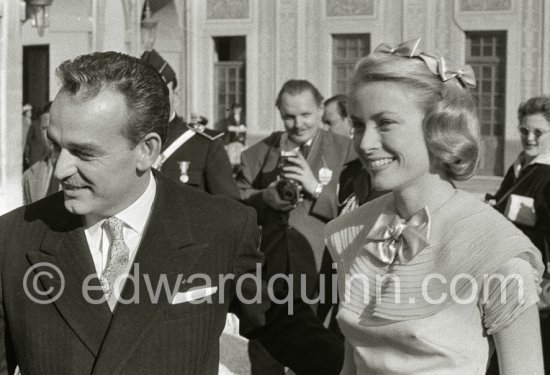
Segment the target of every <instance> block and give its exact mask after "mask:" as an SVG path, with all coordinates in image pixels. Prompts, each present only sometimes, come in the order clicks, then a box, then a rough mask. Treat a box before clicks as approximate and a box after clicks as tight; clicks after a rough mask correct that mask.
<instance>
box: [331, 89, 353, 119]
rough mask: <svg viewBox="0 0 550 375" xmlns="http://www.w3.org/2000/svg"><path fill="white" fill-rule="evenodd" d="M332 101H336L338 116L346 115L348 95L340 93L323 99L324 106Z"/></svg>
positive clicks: (344, 116) (343, 116)
mask: <svg viewBox="0 0 550 375" xmlns="http://www.w3.org/2000/svg"><path fill="white" fill-rule="evenodd" d="M334 102H336V108H337V111H338V114H339V115H340V117H342V118H346V117H348V115H349V113H348V97H347V96H346V95H342V94H339V95H334V96H333V97H331V98H328V99H327V100H326V101H325V107H326V106H328V105H329V104H331V103H334Z"/></svg>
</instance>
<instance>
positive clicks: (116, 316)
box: [0, 52, 341, 375]
mask: <svg viewBox="0 0 550 375" xmlns="http://www.w3.org/2000/svg"><path fill="white" fill-rule="evenodd" d="M58 75H59V78H60V80H61V82H62V85H63V87H62V89H61V90H60V91H59V93H58V95H57V96H56V99H55V100H54V103H53V105H52V108H51V122H50V126H49V128H48V138H49V139H50V140H51V141H52V143H53V147H54V156H53V157H54V161H55V163H54V164H55V170H54V174H55V177H56V178H57V179H58V180H59V181H60V183H61V185H62V187H63V191H62V192H59V193H56V194H53V195H51V196H49V197H47V198H45V199H42V200H40V201H38V202H35V203H33V204H31V205H29V206H25V207H21V208H19V209H16V210H14V211H12V212H11V213H8V214H6V215H4V216H2V217H0V275H1V284H0V288H1V289H0V290H1V293H0V303H1V306H0V319H1V321H0V374H8V373H9V374H11V373H13V371H14V369H15V367H16V366H17V365H18V366H19V367H20V369H21V372H22V373H23V374H26V375H33V374H40V375H49V374H52V375H53V374H56V375H57V374H96V375H100V374H101V375H102V374H104V375H111V374H217V371H218V361H219V336H220V334H221V332H222V329H223V327H224V323H225V317H226V314H227V312H228V310H231V311H233V312H235V313H237V314H238V316H239V317H240V318H241V322H242V323H243V324H242V326H241V327H246V328H243V330H245V329H246V332H247V333H249V334H255V335H257V336H258V337H260V338H261V339H262V342H264V344H266V345H267V346H268V347H269V346H270V345H271V343H274V344H273V351H274V352H275V353H277V354H278V357H277V358H279V359H280V360H282V361H283V362H284V363H285V364H287V365H288V366H290V367H292V368H294V369H296V371H297V372H298V373H319V372H320V371H323V368H326V367H327V366H328V367H329V368H332V370H331V373H336V372H337V371H338V366H340V365H341V356H340V354H339V353H337V354H336V355H337V361H336V363H335V364H331V362H328V361H325V360H324V358H323V359H322V360H321V361H319V359H317V353H315V351H319V352H320V353H321V355H323V356H327V357H330V358H329V361H332V362H334V360H333V359H334V356H331V353H332V351H334V350H336V351H337V352H338V350H339V347H338V345H336V346H335V345H332V343H331V340H330V337H328V338H327V336H325V337H320V336H315V333H316V332H323V331H321V330H319V329H318V327H317V328H316V327H315V326H311V325H309V327H312V329H311V330H310V331H309V332H312V333H313V334H314V335H313V336H315V339H311V337H313V336H312V335H309V334H307V332H304V331H303V328H301V327H303V326H305V324H306V323H307V321H304V320H301V321H300V320H286V321H284V322H283V323H284V324H285V325H284V326H282V327H283V328H288V329H280V327H281V326H280V325H278V324H277V318H278V316H280V315H278V314H272V315H271V316H273V317H274V318H273V319H272V318H271V317H269V316H268V317H267V318H265V317H264V312H265V310H266V309H267V305H268V304H267V301H266V300H265V299H263V300H260V303H254V304H247V303H244V302H246V301H247V300H250V299H252V298H253V297H254V296H255V295H256V292H257V291H258V290H259V289H258V288H259V287H260V286H261V284H257V283H256V282H255V281H254V280H251V279H243V283H242V285H241V287H240V288H238V287H237V285H239V283H238V282H235V281H231V279H230V280H229V282H227V281H223V280H222V279H220V277H219V276H220V275H228V274H229V275H234V276H235V278H236V280H238V278H239V277H240V276H242V275H249V274H248V272H250V271H253V270H255V268H256V266H257V265H258V264H259V265H261V262H262V255H261V253H260V252H259V251H258V250H257V247H258V241H259V234H258V229H257V225H256V219H255V214H254V211H253V210H252V209H250V208H247V207H245V206H243V205H241V204H240V203H237V202H235V201H234V200H232V199H228V198H226V197H221V196H218V197H213V196H211V195H208V194H205V193H203V192H201V191H199V190H197V189H193V188H189V187H187V186H185V185H183V184H177V183H175V182H173V181H172V180H170V179H168V178H167V177H164V176H163V175H162V174H161V173H158V172H156V171H151V166H152V164H153V162H154V161H155V160H156V158H157V156H158V154H159V152H160V149H161V145H162V140H163V138H164V137H165V135H166V126H167V123H168V116H169V103H168V91H167V88H166V85H165V83H164V82H163V80H162V78H161V77H160V75H159V74H158V73H157V72H156V71H155V70H153V69H152V68H151V67H150V66H148V65H147V64H145V63H143V62H142V61H140V60H138V59H136V58H133V57H130V56H127V55H123V54H120V53H116V52H106V53H94V54H91V55H84V56H80V57H78V58H76V59H75V60H73V61H67V62H65V63H63V64H62V65H61V66H60V67H59V68H58ZM125 273H129V275H130V276H129V277H128V278H126V279H125V278H121V275H124V274H125ZM205 284H206V285H205ZM239 292H240V293H241V298H240V299H239V298H236V295H237V296H238V295H239V294H238V293H239ZM201 297H209V298H212V299H211V303H195V302H197V300H196V299H199V301H200V299H201ZM207 301H208V299H207ZM243 301H244V302H243ZM306 308H307V307H306ZM300 316H301V317H303V316H304V315H303V314H302V315H300ZM266 319H267V322H268V323H269V325H268V326H266V329H265V330H263V329H262V328H254V327H258V326H261V325H262V324H263V323H264V321H265V320H266ZM316 329H317V331H316ZM294 330H296V332H297V334H298V335H300V336H301V337H303V339H302V340H297V341H294V340H290V339H289V337H288V334H289V333H292V334H294V332H293V331H294ZM277 333H278V334H277ZM300 336H299V337H300ZM264 338H265V339H264ZM309 345H311V347H312V351H313V352H312V353H307V352H306V353H304V351H303V350H301V349H300V347H301V346H305V347H307V346H309ZM281 348H284V349H285V350H283V349H281ZM327 350H328V351H327Z"/></svg>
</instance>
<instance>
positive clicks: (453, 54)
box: [434, 1, 464, 68]
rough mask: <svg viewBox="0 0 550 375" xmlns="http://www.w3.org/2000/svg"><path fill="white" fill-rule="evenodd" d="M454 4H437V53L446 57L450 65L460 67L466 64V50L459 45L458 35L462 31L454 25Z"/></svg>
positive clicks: (439, 2)
mask: <svg viewBox="0 0 550 375" xmlns="http://www.w3.org/2000/svg"><path fill="white" fill-rule="evenodd" d="M452 7H453V4H452V3H450V2H448V1H438V2H437V3H436V18H435V50H434V52H435V53H438V54H439V55H441V56H443V57H445V59H446V60H447V61H448V63H449V65H450V66H452V67H457V68H458V67H459V66H461V65H462V64H463V63H464V49H463V48H462V46H460V45H457V38H456V36H457V34H462V31H461V30H460V29H459V28H458V27H457V26H456V25H455V24H454V22H453V18H452V14H453V9H452Z"/></svg>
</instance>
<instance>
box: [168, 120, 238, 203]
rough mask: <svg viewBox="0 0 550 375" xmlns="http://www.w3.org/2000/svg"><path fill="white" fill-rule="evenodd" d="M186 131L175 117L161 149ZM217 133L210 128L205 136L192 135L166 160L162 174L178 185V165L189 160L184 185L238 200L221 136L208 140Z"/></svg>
mask: <svg viewBox="0 0 550 375" xmlns="http://www.w3.org/2000/svg"><path fill="white" fill-rule="evenodd" d="M188 131H191V130H189V128H188V127H187V124H186V123H185V122H184V121H183V119H182V118H181V117H179V116H176V117H175V118H174V119H173V120H172V121H170V125H169V126H168V134H167V136H166V142H165V144H164V145H163V150H164V149H166V147H168V146H169V145H170V144H171V143H172V142H174V141H175V140H176V139H177V138H178V137H179V136H180V135H182V134H183V133H185V132H188ZM218 134H219V133H217V132H214V131H213V130H210V129H205V130H204V134H199V133H198V134H195V135H194V136H193V137H191V138H190V139H189V140H188V141H187V142H185V143H184V144H183V145H182V146H181V147H180V148H179V149H177V150H176V151H175V152H174V153H173V154H172V155H171V156H170V157H169V158H168V159H166V161H165V162H164V163H163V164H162V168H161V171H162V173H164V174H165V175H167V176H168V177H170V178H171V179H173V180H174V181H176V182H178V183H181V182H180V176H181V172H180V167H179V164H178V163H179V162H181V161H188V162H189V163H190V164H189V170H188V171H187V175H188V176H189V181H188V182H187V183H186V184H187V185H189V186H193V187H196V188H198V189H200V190H203V191H206V192H207V193H210V194H214V195H216V194H222V195H225V196H228V197H231V198H235V199H240V197H239V190H238V189H237V186H236V184H235V180H234V179H233V174H232V167H231V163H230V162H229V157H228V156H227V152H226V151H225V148H224V144H223V140H222V139H221V137H218V138H216V139H211V138H213V137H215V136H217V135H218Z"/></svg>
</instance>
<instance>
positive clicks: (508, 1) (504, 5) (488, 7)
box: [459, 0, 525, 12]
mask: <svg viewBox="0 0 550 375" xmlns="http://www.w3.org/2000/svg"><path fill="white" fill-rule="evenodd" d="M522 6H523V7H525V5H522ZM459 9H460V11H462V12H483V11H499V10H500V11H502V10H512V0H460V8H459Z"/></svg>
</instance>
